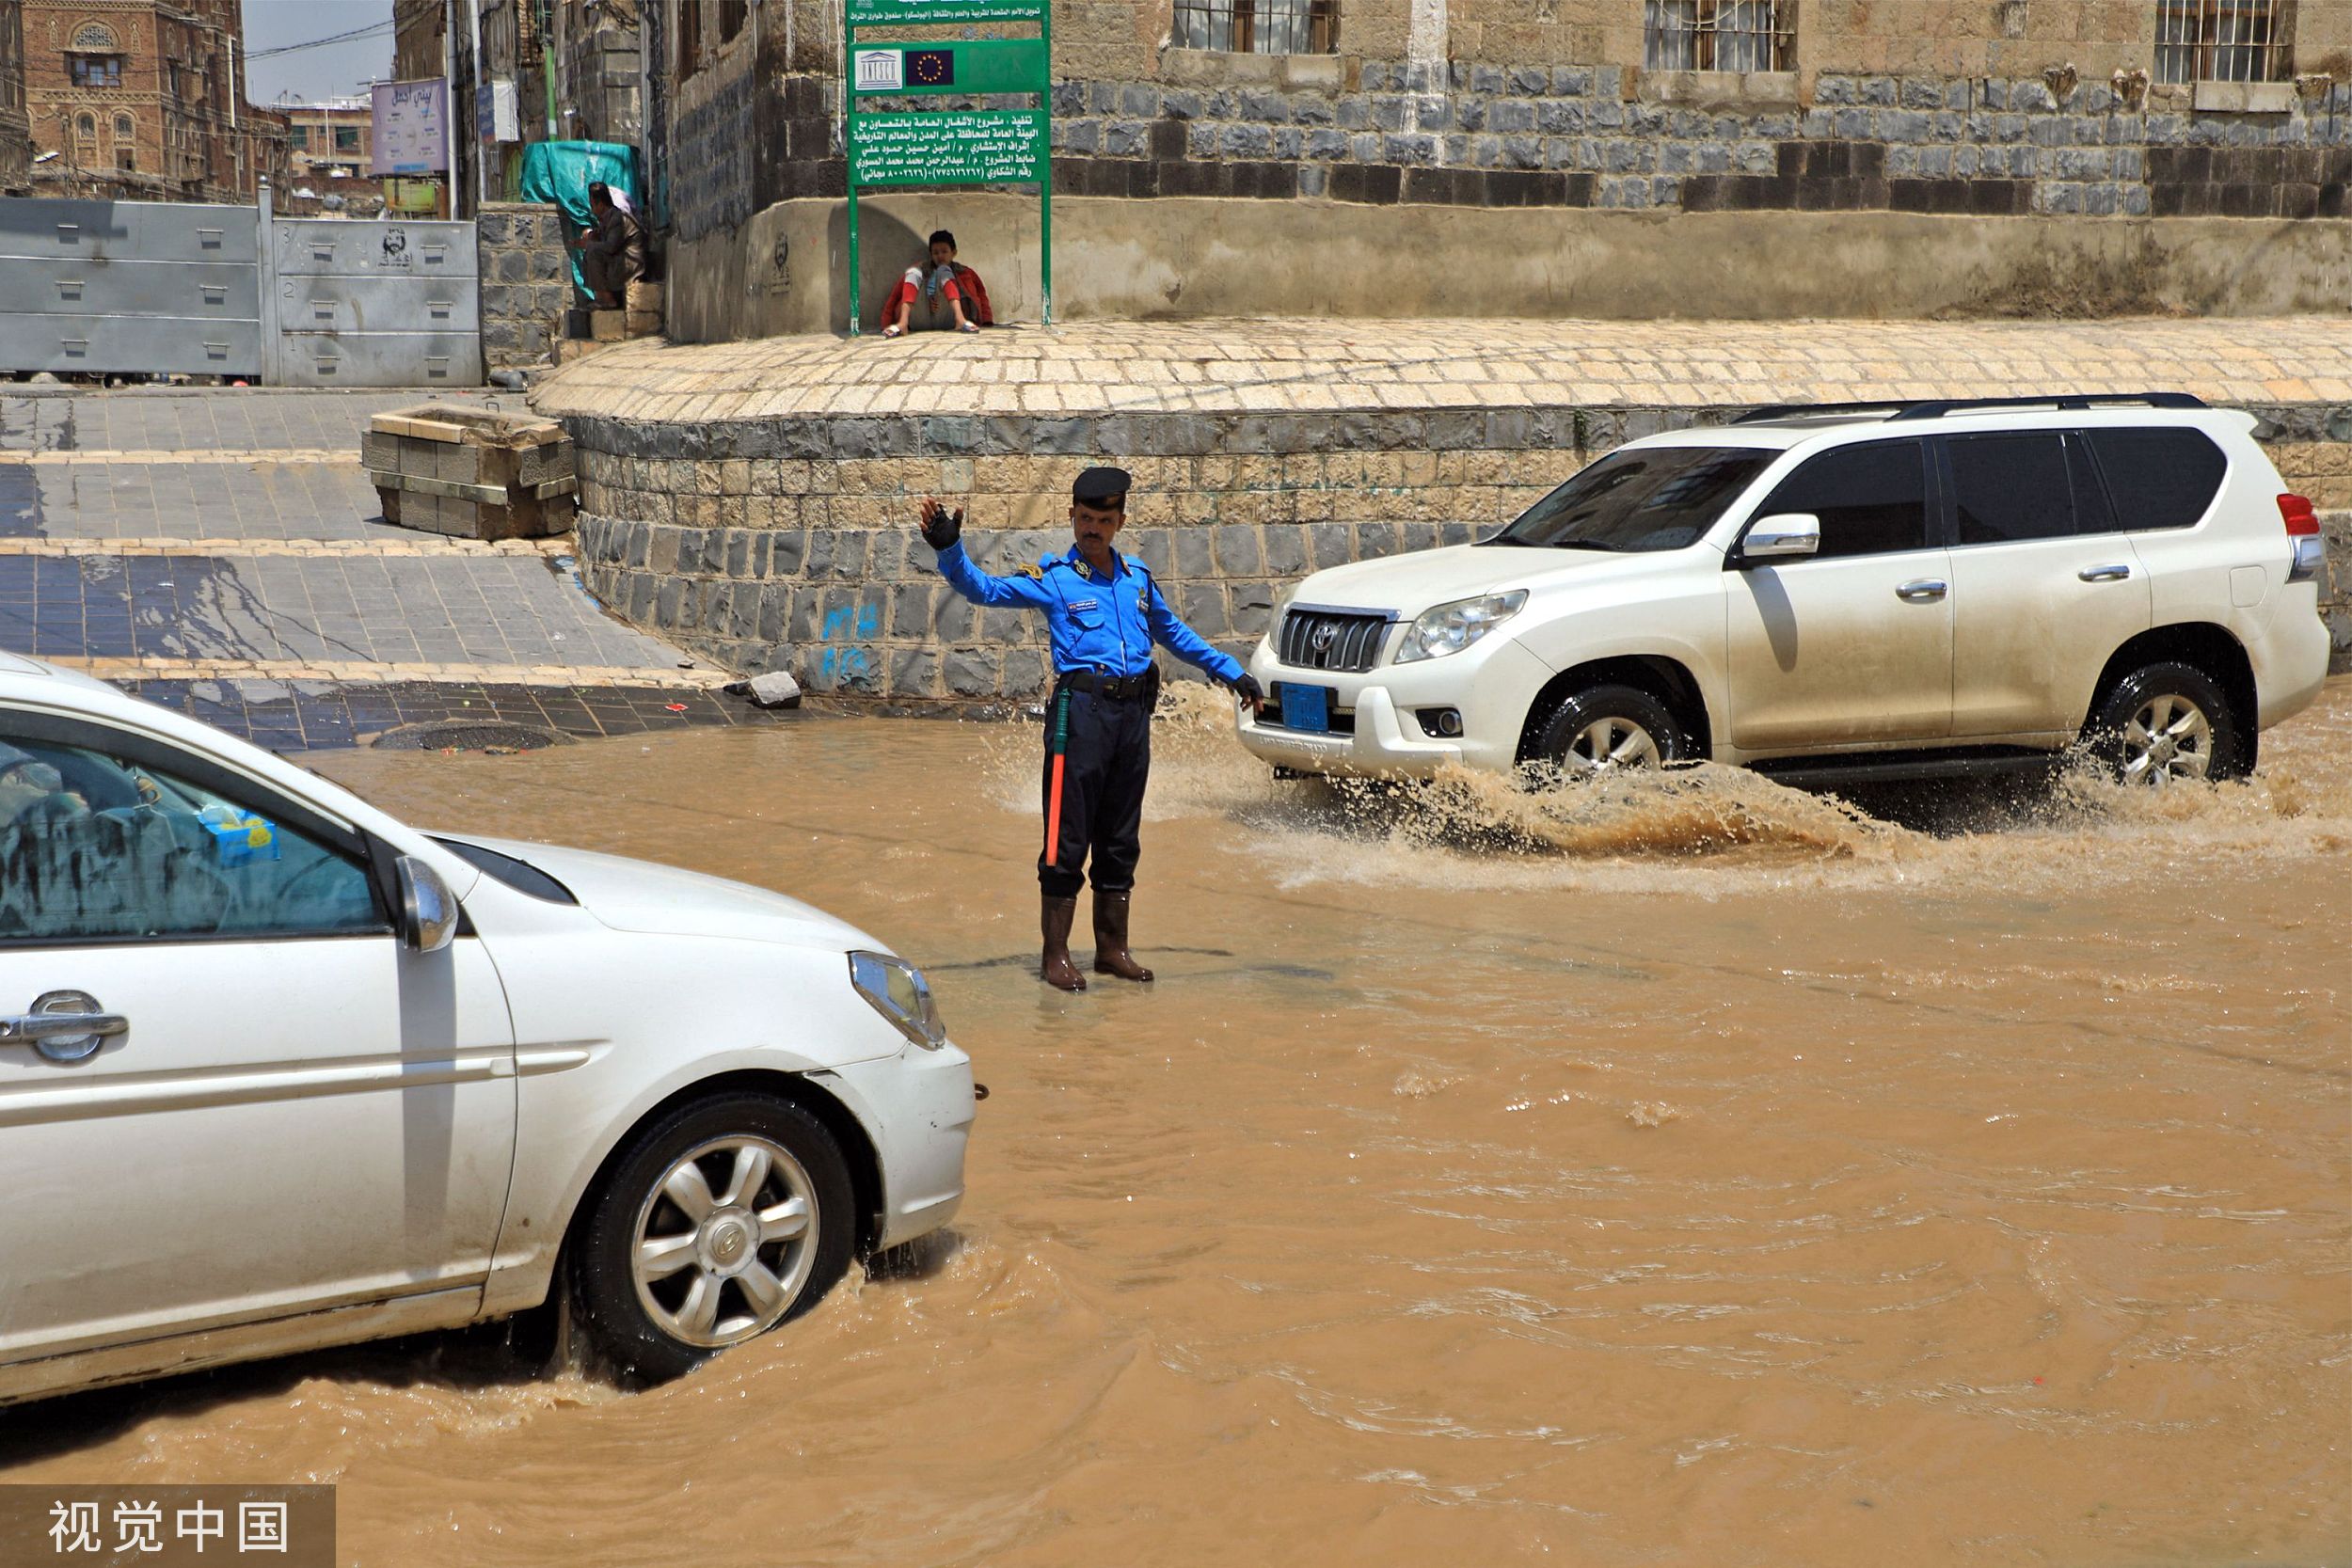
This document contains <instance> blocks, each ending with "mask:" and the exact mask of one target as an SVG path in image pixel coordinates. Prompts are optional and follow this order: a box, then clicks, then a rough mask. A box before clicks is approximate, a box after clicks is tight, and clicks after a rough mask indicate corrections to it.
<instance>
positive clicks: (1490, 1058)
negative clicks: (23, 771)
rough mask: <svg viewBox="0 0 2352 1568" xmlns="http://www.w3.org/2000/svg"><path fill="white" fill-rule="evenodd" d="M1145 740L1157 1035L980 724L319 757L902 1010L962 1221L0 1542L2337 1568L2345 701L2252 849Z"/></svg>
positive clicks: (2280, 741) (2347, 1259)
mask: <svg viewBox="0 0 2352 1568" xmlns="http://www.w3.org/2000/svg"><path fill="white" fill-rule="evenodd" d="M1187 696H1188V698H1189V699H1190V700H1189V701H1187V702H1186V703H1185V704H1184V705H1183V707H1182V708H1181V710H1180V711H1179V712H1178V713H1177V714H1176V715H1174V716H1172V717H1170V718H1169V719H1168V721H1167V722H1165V723H1164V724H1163V725H1162V728H1161V736H1160V739H1159V747H1160V754H1159V759H1158V764H1157V767H1156V769H1155V773H1154V778H1153V784H1152V816H1151V819H1150V821H1149V822H1148V824H1147V827H1146V830H1145V839H1144V846H1145V848H1144V861H1143V867H1142V873H1141V880H1140V888H1139V891H1138V894H1137V896H1136V945H1137V951H1138V952H1139V953H1140V954H1141V955H1142V956H1143V957H1144V958H1145V959H1146V961H1148V962H1150V963H1152V964H1153V965H1154V966H1155V967H1156V969H1157V970H1158V973H1159V976H1160V978H1159V982H1158V984H1157V985H1156V986H1154V987H1152V988H1150V989H1137V988H1133V987H1125V986H1121V985H1120V984H1119V983H1117V982H1114V981H1109V980H1106V979H1102V978H1099V977H1098V978H1096V979H1095V980H1094V989H1093V990H1090V991H1089V992H1088V993H1086V994H1084V995H1082V996H1075V997H1068V996H1063V995H1060V994H1057V993H1055V992H1053V991H1050V990H1045V989H1044V988H1042V987H1041V986H1040V985H1039V984H1038V982H1037V980H1036V978H1035V974H1034V970H1035V955H1036V944H1037V929H1036V908H1037V900H1036V889H1035V880H1034V875H1033V871H1032V862H1033V859H1034V856H1035V853H1036V847H1035V841H1036V837H1037V818H1036V810H1035V804H1034V800H1033V797H1034V792H1035V778H1036V771H1035V768H1036V763H1035V750H1034V748H1035V744H1036V742H1035V735H1034V730H1033V727H1031V726H1028V725H1019V726H988V725H977V724H964V723H947V722H918V721H879V720H845V719H831V718H823V717H817V716H810V717H808V718H806V719H805V720H804V721H801V722H797V723H792V724H787V725H784V726H780V727H776V728H772V729H765V730H762V729H741V730H715V731H714V730H698V731H695V732H692V733H680V734H676V735H665V736H655V737H651V738H648V739H644V740H637V739H630V740H612V741H600V742H595V743H588V744H580V745H571V746H564V747H559V748H556V749H553V750H549V751H546V752H534V753H531V754H527V755H519V756H485V755H461V756H440V755H419V754H416V753H407V754H396V753H389V752H373V753H371V752H335V753H321V754H320V755H318V756H317V757H316V758H314V759H311V760H312V761H313V763H314V765H315V766H317V767H318V768H320V769H321V770H322V771H325V772H327V773H329V774H331V775H333V776H334V777H336V778H338V779H340V780H342V781H343V782H346V783H349V784H353V785H355V786H356V787H358V789H359V790H361V791H362V792H363V793H365V794H367V795H368V796H370V797H371V798H372V799H373V800H376V801H377V802H379V803H380V804H382V805H384V806H386V807H387V808H389V809H390V810H392V811H394V812H396V813H398V814H400V815H402V816H405V817H407V818H408V819H409V820H411V821H414V822H417V823H418V824H420V825H421V826H427V827H446V828H451V829H463V830H470V831H476V832H486V833H498V834H503V835H507V836H511V837H516V838H526V839H528V838H540V839H548V840H552V841H559V842H566V843H573V844H579V845H582V846H587V847H595V848H600V849H608V850H612V851H616V852H619V853H623V854H631V855H639V856H644V857H647V858H650V859H656V860H661V861H667V862H672V863H677V864H681V865H686V866H690V867H692V868H695V869H697V870H704V871H709V872H713V873H717V874H721V875H725V876H730V877H737V878H740V879H746V880H750V881H755V882H759V883H763V884H765V885H768V886H771V887H774V888H778V889H781V890H783V891H786V892H788V893H791V894H793V895H798V896H801V897H804V898H806V899H808V900H810V901H812V902H814V903H816V904H818V905H820V906H822V907H824V908H825V909H827V910H830V911H834V912H836V913H838V914H840V915H842V916H844V917H846V918H848V919H850V920H851V921H853V922H855V923H856V924H858V925H859V926H861V927H865V928H866V929H868V930H870V931H872V932H874V933H875V934H876V935H877V936H879V937H881V938H882V940H884V941H885V942H889V943H891V944H892V945H893V946H895V947H896V948H898V950H899V951H901V952H903V953H905V954H907V955H908V956H909V957H910V958H914V960H915V961H917V962H919V963H921V964H923V965H924V966H925V967H926V968H927V969H928V970H929V971H930V974H931V975H932V977H933V980H934V982H935V983H936V985H937V987H938V989H939V991H940V995H941V1002H942V1006H943V1009H944V1010H945V1012H946V1017H947V1022H948V1023H949V1026H950V1028H951V1029H952V1031H953V1033H954V1036H955V1037H956V1039H957V1040H958V1041H959V1043H961V1044H962V1045H963V1046H964V1047H966V1048H967V1049H968V1050H970V1051H971V1052H972V1053H973V1055H974V1056H975V1058H976V1060H977V1069H978V1076H979V1078H980V1079H981V1081H983V1082H984V1083H986V1084H987V1085H989V1086H990V1088H991V1090H992V1091H993V1093H992V1097H991V1099H990V1100H989V1101H988V1102H987V1103H986V1104H985V1105H984V1106H983V1107H982V1108H981V1115H980V1121H979V1126H978V1129H977V1135H976V1137H975V1140H974V1143H973V1150H972V1163H971V1166H970V1172H969V1175H970V1180H971V1192H970V1196H969V1197H968V1198H967V1200H966V1202H965V1205H964V1209H963V1212H962V1213H961V1216H960V1217H959V1218H958V1220H957V1222H956V1224H955V1226H954V1227H952V1229H951V1230H950V1231H949V1232H948V1233H947V1235H946V1236H945V1237H943V1238H935V1239H933V1241H932V1242H931V1243H930V1244H928V1245H927V1246H925V1247H924V1248H923V1249H922V1250H921V1251H920V1252H919V1253H918V1254H917V1255H915V1256H914V1257H912V1258H893V1259H890V1260H889V1264H890V1266H889V1267H888V1268H886V1269H885V1270H883V1271H882V1273H881V1274H880V1275H878V1276H875V1277H868V1276H866V1275H864V1274H863V1273H862V1272H860V1271H857V1270H852V1271H851V1275H850V1280H849V1281H848V1282H846V1283H845V1284H844V1285H843V1286H842V1287H841V1288H840V1289H838V1290H837V1291H835V1292H834V1295H833V1296H832V1297H830V1298H829V1299H828V1300H827V1301H826V1302H825V1303H824V1304H823V1305H822V1306H820V1307H818V1309H817V1311H816V1312H815V1313H813V1314H812V1315H811V1316H810V1317H809V1318H807V1319H806V1320H804V1321H803V1322H802V1323H798V1324H796V1325H792V1326H789V1327H787V1329H786V1330H785V1331H783V1332H782V1333H779V1334H776V1335H773V1336H771V1337H770V1338H765V1339H762V1340H760V1341H757V1342H755V1343H754V1344H752V1345H750V1346H748V1347H746V1348H744V1349H741V1350H739V1351H736V1352H734V1353H731V1354H727V1355H725V1356H723V1357H722V1358H721V1359H720V1360H719V1361H718V1362H716V1363H715V1364H713V1365H712V1366H709V1367H707V1368H706V1369H704V1370H702V1371H700V1372H699V1373H697V1374H695V1375H693V1376H691V1377H689V1378H687V1379H685V1380H683V1381H681V1382H679V1383H677V1384H675V1385H673V1386H667V1387H663V1388H660V1389H656V1390H654V1391H651V1392H648V1393H644V1394H637V1395H621V1394H617V1393H615V1392H613V1391H612V1390H611V1389H609V1388H607V1387H606V1386H603V1385H601V1384H599V1383H597V1382H596V1381H594V1380H592V1379H589V1378H586V1377H582V1376H579V1375H564V1376H561V1377H555V1378H550V1379H534V1378H531V1377H528V1376H525V1375H523V1374H522V1373H521V1372H519V1371H518V1370H516V1367H515V1366H514V1364H513V1363H512V1362H511V1361H510V1360H507V1359H503V1358H501V1357H500V1356H498V1355H496V1354H487V1353H485V1351H484V1350H482V1349H481V1348H480V1347H476V1346H472V1345H469V1344H467V1343H464V1342H461V1341H460V1340H458V1339H456V1338H442V1339H424V1340H408V1341H403V1342H400V1343H398V1344H395V1345H390V1346H378V1347H362V1348H360V1349H358V1350H355V1351H349V1352H339V1353H333V1354H315V1355H308V1356H302V1357H298V1358H294V1359H291V1360H286V1361H279V1362H273V1363H266V1364H263V1365H261V1366H258V1367H249V1368H239V1369H232V1370H229V1371H226V1372H223V1373H220V1374H218V1375H215V1376H213V1377H211V1378H199V1379H187V1380H182V1381H180V1382H177V1383H172V1384H167V1385H160V1386H155V1387H152V1388H148V1389H133V1390H128V1391H124V1392H119V1393H110V1394H103V1395H98V1396H87V1397H83V1398H79V1399H74V1400H68V1401H59V1402H51V1403H48V1404H43V1405H35V1406H30V1407H26V1408H24V1409H19V1410H12V1411H6V1412H0V1480H5V1481H147V1482H157V1483H161V1482H167V1481H168V1482H186V1481H228V1480H236V1481H333V1482H336V1483H338V1484H339V1486H340V1497H339V1507H340V1513H341V1539H342V1555H343V1557H344V1558H345V1560H348V1561H351V1562H355V1563H359V1564H366V1565H371V1568H373V1565H378V1564H411V1563H415V1564H423V1563H456V1562H463V1563H466V1564H469V1565H508V1564H513V1565H523V1564H562V1565H565V1568H582V1565H590V1564H597V1565H601V1564H648V1565H652V1564H670V1563H687V1562H696V1563H707V1564H745V1565H750V1564H803V1563H805V1564H818V1563H823V1564H829V1565H841V1568H854V1565H866V1564H871V1565H877V1568H880V1565H890V1568H930V1565H940V1564H962V1563H970V1564H979V1563H987V1564H992V1565H993V1564H1023V1565H1057V1568H1059V1565H1067V1568H1101V1565H1120V1568H1135V1565H1149V1564H1205V1563H1218V1562H1237V1563H1257V1562H1264V1563H1308V1562H1314V1563H1343V1564H1359V1563H1360V1564H1373V1563H1395V1564H1418V1563H1429V1562H1435V1561H1459V1562H1464V1563H1470V1562H1486V1561H1498V1560H1500V1561H1540V1560H1550V1561H1559V1562H1574V1563H1578V1564H1633V1563H1702V1562H1703V1563H1712V1564H1741V1563H1758V1564H1807V1565H1823V1568H1836V1565H1854V1568H1862V1565H1866V1564H1867V1565H1871V1568H1878V1565H1882V1564H1884V1563H1886V1562H1888V1561H1899V1560H1924V1561H1928V1562H1936V1563H1942V1562H1984V1563H2012V1562H2046V1563H2057V1564H2078V1565H2084V1568H2105V1565H2110V1564H2113V1565H2119V1568H2120V1565H2123V1564H2133V1565H2142V1564H2152V1563H2164V1564H2171V1563H2184V1564H2186V1563H2197V1564H2206V1563H2212V1564H2219V1563H2225V1562H2227V1563H2247V1562H2255V1561H2263V1562H2282V1563H2318V1562H2323V1561H2341V1560H2344V1558H2345V1556H2346V1555H2347V1553H2352V1498H2348V1497H2347V1494H2348V1493H2352V1423H2348V1422H2347V1418H2346V1414H2345V1412H2346V1410H2347V1409H2348V1408H2352V1247H2348V1246H2347V1243H2352V1180H2348V1179H2352V1114H2348V1113H2352V1094H2348V1093H2347V1091H2348V1089H2352V966H2348V965H2347V963H2346V955H2347V951H2352V936H2348V933H2352V682H2345V681H2338V682H2336V683H2334V684H2332V685H2331V686H2330V687H2329V689H2328V692H2327V695H2326V696H2325V697H2324V698H2323V700H2322V705H2321V706H2320V707H2319V708H2317V709H2315V710H2313V711H2312V712H2311V713H2308V714H2306V715H2304V716H2303V717H2301V718H2300V719H2298V720H2296V721H2294V722H2293V723H2292V724H2290V725H2289V726H2287V727H2285V728H2283V729H2280V730H2278V731H2274V732H2271V733H2270V734H2269V735H2267V736H2265V738H2264V761H2263V768H2262V771H2261V773H2260V775H2259V776H2258V777H2257V779H2256V780H2255V781H2253V782H2252V783H2251V784H2246V785H2239V786H2233V787H2231V788H2229V789H2226V790H2223V791H2220V792H2218V793H2208V792H2202V791H2196V792H2192V791H2185V790H2184V791H2181V792H2178V793H2174V794H2171V795H2168V796H2163V797H2139V798H2130V799H2127V798H2123V797H2122V796H2120V795H2118V794H2116V793H2114V792H2112V791H2110V790H2107V789H2106V788H2104V787H2100V786H2095V785H2090V784H2068V785H2063V786H2060V787H2059V788H2058V789H2057V790H2056V791H2054V792H2051V793H2048V794H2033V795H2029V796H2027V797H2026V799H2024V800H2011V799H2010V798H2009V797H2008V796H2006V795H2005V794H2004V793H2002V792H2000V791H1988V790H1974V791H1970V792H1966V793H1965V794H1963V795H1960V796H1959V797H1958V800H1959V803H1958V804H1952V803H1950V802H1951V801H1952V800H1954V798H1955V797H1954V793H1953V792H1952V791H1950V790H1945V791H1941V792H1937V793H1935V794H1932V795H1929V796H1927V797H1925V798H1921V797H1920V796H1918V795H1916V794H1915V795H1914V796H1913V797H1912V798H1911V799H1908V800H1898V801H1895V802H1893V803H1891V804H1882V805H1881V806H1880V809H1881V810H1883V811H1887V812H1890V813H1891V814H1892V819H1890V818H1889V817H1888V816H1870V815H1867V814H1865V813H1863V812H1861V811H1858V810H1849V809H1846V808H1843V807H1841V806H1840V805H1839V804H1837V803H1836V802H1834V801H1829V800H1820V799H1817V798H1814V797H1809V796H1803V795H1796V794H1792V793H1790V792H1788V791H1786V790H1783V789H1781V788H1779V787H1777V786H1774V785H1772V784H1769V783H1767V782H1765V781H1762V780H1760V779H1757V778H1756V777H1754V776H1752V775H1746V774H1733V773H1728V772H1724V771H1721V770H1715V769H1701V770H1697V771H1694V772H1691V773H1682V774H1676V775H1674V776H1672V777H1669V778H1666V779H1662V780H1659V779H1653V780H1651V781H1648V782H1647V783H1645V784H1637V785H1634V786H1629V787H1628V788H1625V789H1623V790H1621V791H1619V792H1617V793H1615V794H1604V795H1596V796H1590V797H1581V798H1577V799H1574V800H1566V801H1562V800H1556V799H1555V800H1532V799H1530V798H1528V797H1525V796H1519V795H1515V794H1513V793H1512V792H1510V791H1508V790H1505V789H1502V787H1500V786H1499V785H1497V784H1493V783H1492V782H1490V781H1470V780H1463V781H1455V782H1451V783H1446V784H1439V785H1438V786H1436V787H1435V788H1433V789H1431V790H1429V791H1426V792H1419V793H1413V794H1406V795H1389V794H1384V793H1377V792H1364V793H1346V792H1340V791H1334V790H1333V789H1331V788H1329V787H1327V786H1325V785H1322V784H1311V783H1289V784H1276V783H1274V782H1272V781H1271V780H1269V778H1268V777H1267V775H1266V772H1265V770H1264V769H1263V768H1262V767H1260V766H1259V765H1257V764H1255V763H1253V762H1251V761H1250V760H1248V758H1247V757H1245V756H1244V755H1243V754H1242V753H1241V752H1239V750H1238V748H1237V747H1235V746H1234V745H1233V743H1232V739H1231V736H1230V733H1219V732H1218V728H1217V724H1218V722H1219V721H1216V715H1215V714H1214V713H1213V711H1212V709H1213V707H1214V705H1213V704H1211V703H1209V702H1207V701H1206V700H1204V698H1203V696H1202V694H1200V693H1199V692H1190V693H1187ZM1222 722H1223V723H1224V725H1225V728H1226V731H1227V732H1230V721H1229V720H1228V721H1222ZM1082 920H1083V916H1082ZM780 1005H788V1003H787V1002H785V1001H784V999H780Z"/></svg>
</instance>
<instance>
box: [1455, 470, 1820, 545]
mask: <svg viewBox="0 0 2352 1568" xmlns="http://www.w3.org/2000/svg"><path fill="white" fill-rule="evenodd" d="M1779 455H1780V454H1779V453H1778V452H1776V451H1764V450H1762V449H1759V448H1756V447H1644V448H1641V449H1640V450H1638V451H1614V452H1611V453H1610V454H1609V455H1608V456H1607V457H1604V458H1602V459H1601V460H1600V461H1599V462H1597V463H1596V464H1594V465H1593V466H1592V467H1589V468H1586V469H1585V470H1584V471H1583V472H1582V473H1581V474H1578V475H1577V476H1576V477H1575V478H1574V479H1572V480H1570V481H1568V482H1567V483H1565V484H1563V485H1562V486H1560V488H1558V489H1557V490H1554V491H1553V492H1552V493H1551V494H1550V495H1549V496H1546V497H1545V498H1544V499H1542V500H1539V501H1537V502H1536V503H1535V504H1534V506H1531V507H1529V508H1528V509H1527V511H1526V512H1524V513H1522V514H1521V515H1520V516H1519V519H1518V521H1517V522H1515V523H1513V524H1512V525H1511V526H1510V527H1509V528H1506V529H1504V530H1503V531H1502V532H1501V533H1498V534H1496V535H1495V536H1494V537H1493V538H1491V539H1488V540H1486V541H1485V543H1486V544H1489V545H1535V546H1546V545H1548V546H1552V547H1554V548H1556V549H1570V550H1625V551H1629V552H1635V553H1639V552H1643V551H1647V550H1678V549H1681V548H1682V547H1683V546H1686V545H1691V544H1695V543H1696V542H1697V540H1698V537H1699V535H1701V534H1703V533H1705V532H1706V531H1708V527H1709V526H1711V525H1712V524H1713V523H1714V521H1715V519H1716V518H1718V517H1720V516H1722V515H1723V512H1724V507H1725V506H1727V505H1729V504H1730V503H1731V501H1732V499H1733V498H1735V497H1737V496H1738V495H1739V494H1740V491H1741V490H1744V489H1745V488H1747V484H1748V482H1749V481H1750V480H1752V479H1754V478H1755V477H1756V475H1757V474H1760V473H1762V472H1763V471H1764V469H1765V467H1766V466H1767V465H1768V464H1770V463H1771V462H1772V459H1773V458H1775V457H1777V456H1779Z"/></svg>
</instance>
